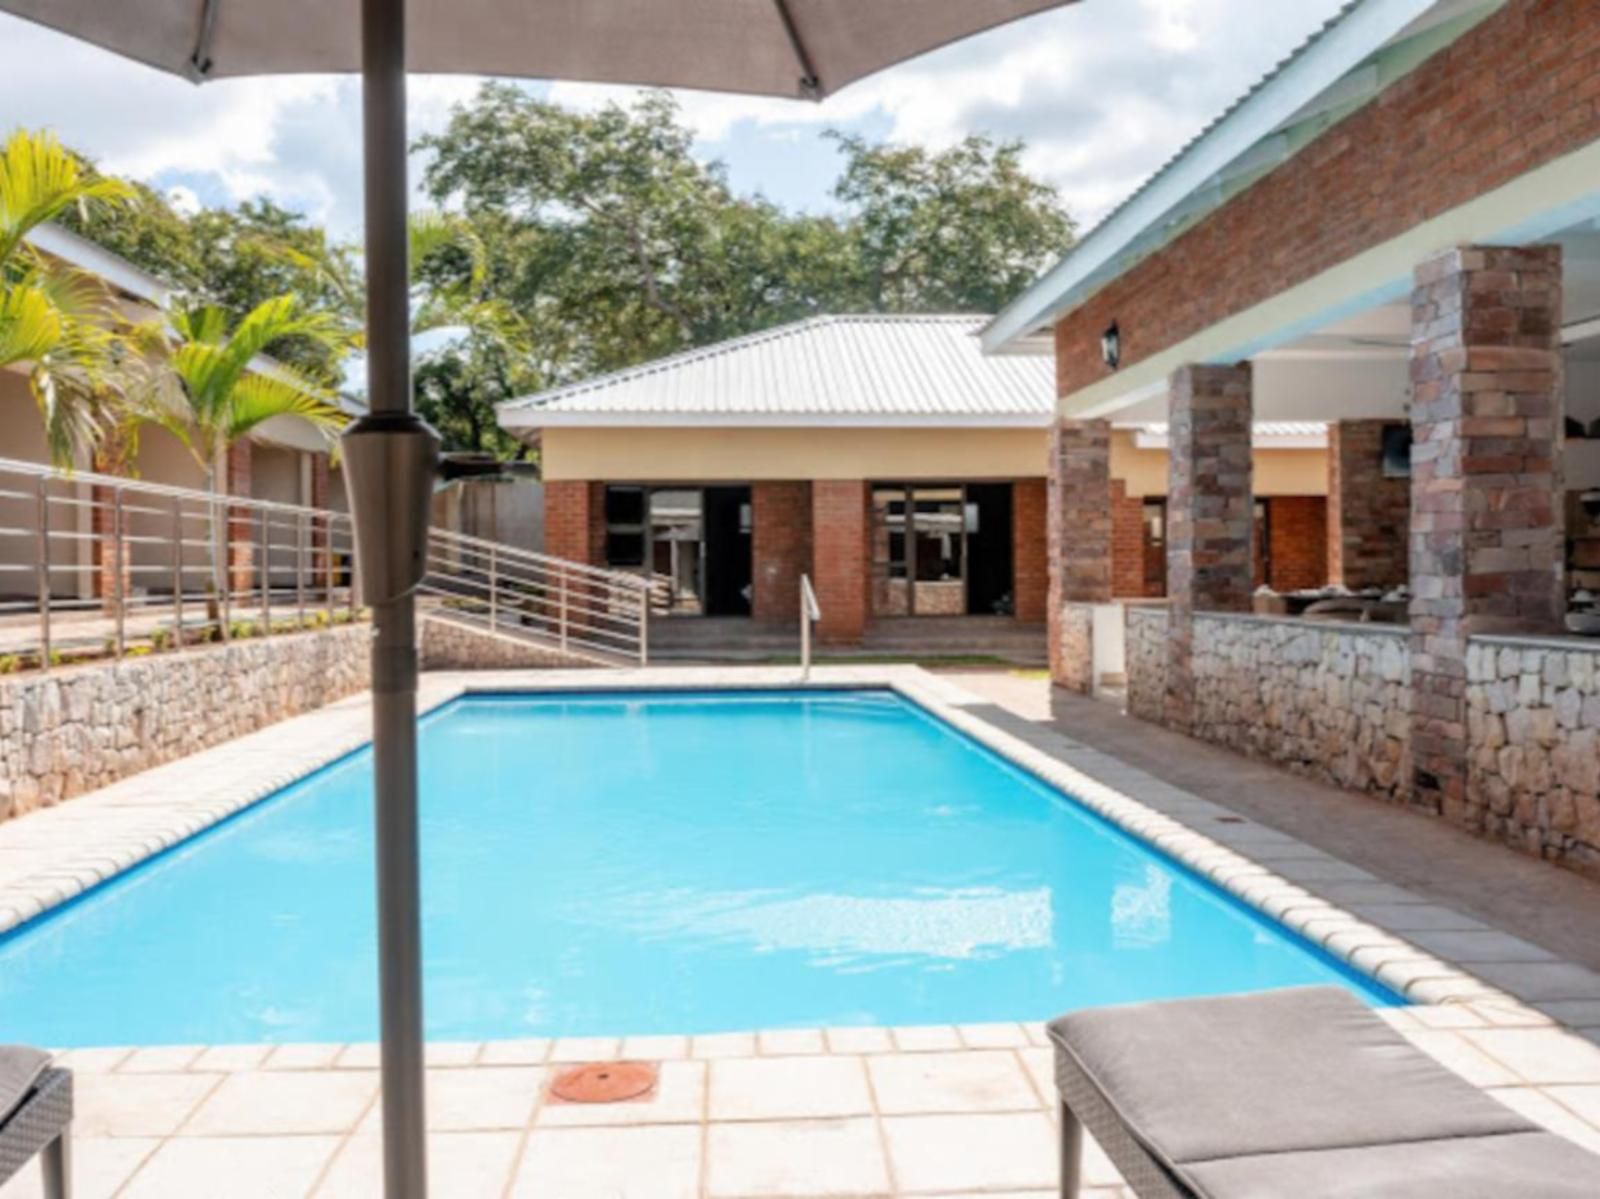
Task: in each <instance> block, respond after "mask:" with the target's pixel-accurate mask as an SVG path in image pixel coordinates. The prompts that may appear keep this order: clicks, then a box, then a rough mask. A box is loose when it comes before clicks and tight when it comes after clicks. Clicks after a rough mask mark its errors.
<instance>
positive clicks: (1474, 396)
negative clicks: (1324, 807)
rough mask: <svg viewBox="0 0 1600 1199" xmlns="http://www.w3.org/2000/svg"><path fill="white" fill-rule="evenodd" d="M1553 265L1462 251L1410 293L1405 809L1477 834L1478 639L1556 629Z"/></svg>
mask: <svg viewBox="0 0 1600 1199" xmlns="http://www.w3.org/2000/svg"><path fill="white" fill-rule="evenodd" d="M1560 317H1561V252H1560V249H1559V248H1557V247H1554V246H1535V247H1528V248H1499V247H1482V246H1470V247H1460V248H1457V249H1454V250H1450V251H1447V252H1445V253H1443V254H1440V255H1438V256H1436V257H1434V258H1432V259H1430V260H1429V261H1427V262H1425V263H1423V264H1422V265H1421V266H1419V267H1418V268H1417V271H1416V278H1415V287H1414V290H1413V291H1412V296H1411V321H1412V341H1411V344H1412V349H1411V382H1412V400H1411V427H1412V435H1413V445H1412V452H1411V471H1412V474H1411V587H1412V593H1413V595H1414V597H1415V598H1414V599H1413V600H1412V601H1411V704H1412V712H1411V762H1412V799H1413V801H1414V802H1416V803H1418V804H1421V805H1423V806H1425V807H1428V808H1430V809H1432V810H1434V811H1438V812H1442V813H1443V814H1444V815H1446V816H1448V817H1450V818H1451V819H1452V820H1455V821H1457V822H1460V823H1464V824H1466V825H1467V826H1468V827H1471V828H1482V827H1483V826H1484V823H1485V818H1484V812H1483V809H1482V807H1481V804H1479V803H1477V802H1475V801H1474V798H1473V797H1471V796H1469V795H1468V793H1467V787H1466V773H1467V752H1468V744H1467V727H1466V726H1467V720H1466V697H1465V692H1466V653H1467V639H1468V638H1469V637H1470V636H1471V635H1472V634H1474V633H1500V632H1528V633H1544V632H1552V631H1557V630H1559V629H1560V628H1561V615H1562V611H1563V607H1564V605H1563V602H1562V601H1563V595H1562V569H1563V560H1562V559H1563V548H1564V546H1563V528H1564V513H1563V510H1562V503H1561V490H1562V480H1561V448H1562V447H1561V437H1562V422H1563V420H1564V403H1563V396H1562V380H1561V367H1562V363H1561V343H1560V324H1561V322H1560Z"/></svg>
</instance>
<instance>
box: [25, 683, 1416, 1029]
mask: <svg viewBox="0 0 1600 1199" xmlns="http://www.w3.org/2000/svg"><path fill="white" fill-rule="evenodd" d="M421 747H422V821H423V830H422V833H423V837H422V841H423V847H424V849H423V886H424V899H425V909H426V910H425V928H424V939H425V941H424V948H425V954H426V974H427V1024H428V1035H429V1036H430V1037H435V1038H443V1039H466V1040H479V1039H489V1038H504V1037H521V1036H549V1035H586V1034H597V1033H621V1032H627V1033H658V1032H714V1031H719V1030H734V1029H750V1028H774V1027H782V1026H805V1027H816V1026H825V1025H851V1024H926V1023H952V1022H977V1021H989V1020H1018V1019H1043V1018H1045V1017H1049V1016H1053V1015H1055V1014H1057V1013H1059V1012H1062V1011H1064V1010H1066V1009H1069V1008H1074V1007H1080V1006H1086V1005H1092V1004H1102V1003H1113V1002H1117V1001H1123V1000H1133V999H1147V998H1156V997H1167V996H1182V995H1199V994H1210V993H1218V992H1227V991H1243V990H1253V989H1258V988H1265V987H1282V986H1291V985H1298V984H1303V983H1313V982H1329V981H1333V982H1339V983H1342V984H1343V985H1345V986H1347V987H1349V988H1351V989H1352V990H1355V991H1357V992H1358V993H1360V994H1362V995H1363V996H1364V997H1365V998H1366V999H1367V1000H1368V1001H1370V1002H1372V1003H1387V1002H1392V1001H1393V1000H1392V997H1391V996H1389V995H1387V994H1386V993H1385V992H1383V991H1382V990H1380V989H1378V988H1376V986H1375V985H1374V984H1370V983H1368V982H1367V981H1365V980H1363V979H1361V978H1359V977H1358V976H1356V975H1355V974H1353V973H1351V972H1348V971H1346V970H1344V969H1343V968H1341V967H1340V966H1339V965H1337V964H1336V963H1334V962H1333V961H1332V960H1331V959H1329V958H1327V957H1325V956H1323V955H1321V954H1320V953H1319V952H1317V951H1315V950H1314V949H1312V948H1311V947H1310V946H1309V945H1307V944H1306V943H1304V942H1301V941H1299V940H1297V939H1296V938H1295V937H1293V936H1292V935H1291V934H1290V933H1288V932H1287V931H1286V930H1285V929H1283V928H1281V927H1279V926H1278V925H1276V924H1274V923H1272V922H1270V921H1268V920H1266V919H1264V918H1262V917H1260V916H1258V915H1257V914H1255V913H1254V912H1252V911H1250V910H1249V909H1247V908H1245V907H1243V906H1242V905H1240V904H1238V903H1236V902H1234V901H1233V900H1231V899H1230V898H1228V897H1227V896H1225V895H1224V894H1223V893H1221V892H1220V891H1218V890H1216V889H1214V888H1213V887H1211V886H1210V885H1209V884H1206V883H1204V882H1202V881H1201V880H1200V879H1198V878H1197V877H1196V876H1194V875H1191V874H1190V873H1188V872H1187V871H1185V870H1184V869H1182V868H1180V867H1178V866H1176V865H1174V864H1173V863H1172V862H1171V861H1169V860H1167V859H1166V858H1164V857H1162V856H1160V855H1158V854H1156V853H1154V852H1152V851H1151V850H1150V849H1148V848H1147V847H1145V846H1144V845H1143V844H1142V843H1140V842H1138V841H1136V840H1134V839H1132V838H1130V837H1127V836H1126V835H1124V834H1122V833H1120V832H1118V831H1117V830H1115V829H1114V828H1112V827H1111V826H1109V825H1108V824H1106V823H1105V822H1104V821H1102V820H1100V819H1099V818H1098V817H1095V816H1094V815H1092V814H1090V813H1089V812H1087V811H1086V810H1085V809H1083V808H1081V807H1079V806H1078V805H1077V804H1075V803H1073V802H1072V801H1071V800H1069V799H1067V798H1066V797H1064V796H1063V795H1061V794H1060V793H1059V792H1058V791H1056V790H1054V789H1052V788H1050V787H1048V786H1046V785H1045V784H1043V783H1041V782H1040V781H1038V780H1037V779H1035V778H1033V777H1032V776H1031V775H1029V774H1027V773H1025V772H1023V771H1022V770H1020V769H1017V768H1016V767H1013V766H1011V765H1010V764H1009V763H1007V762H1006V761H1005V760H1004V759H1002V758H1000V757H999V756H997V755H995V754H993V753H991V752H990V751H988V750H987V749H985V748H983V747H982V746H980V745H978V744H977V743H976V742H974V741H972V740H971V739H970V738H967V737H966V736H964V735H962V734H960V733H958V732H956V731H955V730H954V729H952V728H950V727H948V726H947V725H945V724H944V723H942V722H941V721H938V720H936V719H934V718H933V717H931V716H929V715H928V714H926V713H925V712H923V711H922V710H921V709H919V708H917V707H915V706H914V705H912V704H910V703H908V702H906V701H904V700H902V699H900V698H899V697H897V696H895V695H893V694H890V693H888V692H883V691H864V692H847V691H841V692H810V693H782V692H778V693H770V692H769V693H755V694H733V693H726V694H722V693H718V694H706V693H696V694H663V693H657V694H641V693H614V694H591V695H580V696H569V697H560V698H553V697H549V696H485V697H469V698H465V699H462V700H459V701H457V702H455V703H454V704H452V705H450V706H448V707H447V708H445V709H443V710H441V711H439V712H438V713H436V714H434V715H433V716H431V717H429V718H427V719H426V720H425V721H424V722H423V726H422V731H421ZM370 782H371V772H370V760H369V757H368V755H367V754H366V753H365V752H362V753H360V754H357V755H354V756H352V757H350V758H348V759H346V760H344V761H342V762H340V763H337V764H335V765H333V766H331V767H329V768H327V769H325V770H323V771H321V772H319V773H317V774H315V775H313V776H311V777H310V778H308V779H306V780H304V781H302V782H300V783H298V784H296V785H294V786H292V787H290V788H288V789H286V790H284V791H283V792H281V793H279V794H278V795H276V796H274V797H273V798H271V799H269V800H267V801H265V802H263V803H261V804H260V805H258V806H257V807H255V808H253V809H251V810H249V811H248V812H246V813H244V814H242V815H240V816H238V817H236V818H234V819H232V820H230V821H228V822H226V823H225V824H223V825H221V826H219V827H217V828H215V829H213V830H211V831H210V832H208V833H206V834H204V835H202V836H200V837H198V838H196V839H194V840H193V841H190V842H188V843H186V844H185V845H183V846H181V847H179V848H177V849H176V850H174V851H172V852H169V853H167V854H164V855H162V856H161V857H159V858H157V859H155V860H153V861H151V862H149V863H147V864H146V865H144V866H142V867H140V868H139V869H137V870H134V871H132V872H130V873H128V874H126V875H123V876H122V877H120V878H118V879H116V880H114V881H112V882H111V883H110V884H108V885H106V886H104V887H101V888H99V889H98V890H96V891H94V892H91V893H90V894H88V895H87V896H85V897H84V898H82V899H81V900H79V901H77V902H75V903H73V904H71V905H69V906H68V907H66V908H64V909H61V910H58V911H57V912H56V913H54V914H53V915H49V916H47V917H46V918H44V919H42V920H40V921H37V922H35V923H34V924H32V925H30V926H27V927H25V928H23V929H21V930H18V931H16V932H14V933H12V934H11V935H9V936H8V937H6V938H4V939H3V940H0V1041H24V1042H32V1043H36V1044H45V1045H57V1046H80V1045H105V1044H119V1045H120V1044H164V1043H191V1042H192V1043H210V1044H219V1043H233V1042H257V1041H357V1040H372V1039H375V1037H376V1034H377V1027H376V994H375V982H374V978H375V970H376V967H375V950H374V946H373V927H374V914H373V898H372V892H373V882H372V863H371V858H372V845H371V831H370V829H371V823H370V813H369V790H368V789H369V786H370Z"/></svg>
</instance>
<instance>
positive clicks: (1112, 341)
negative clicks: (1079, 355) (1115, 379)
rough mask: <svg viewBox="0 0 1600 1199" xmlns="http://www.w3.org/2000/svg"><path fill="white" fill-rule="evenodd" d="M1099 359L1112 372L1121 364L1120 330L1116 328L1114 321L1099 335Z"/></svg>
mask: <svg viewBox="0 0 1600 1199" xmlns="http://www.w3.org/2000/svg"><path fill="white" fill-rule="evenodd" d="M1100 357H1101V358H1102V359H1104V360H1105V364H1106V366H1108V367H1109V368H1111V369H1112V370H1116V369H1117V367H1118V366H1120V365H1121V364H1122V330H1121V329H1119V328H1117V322H1116V321H1112V322H1111V327H1110V328H1109V329H1107V330H1106V331H1105V332H1104V333H1102V334H1101V335H1100Z"/></svg>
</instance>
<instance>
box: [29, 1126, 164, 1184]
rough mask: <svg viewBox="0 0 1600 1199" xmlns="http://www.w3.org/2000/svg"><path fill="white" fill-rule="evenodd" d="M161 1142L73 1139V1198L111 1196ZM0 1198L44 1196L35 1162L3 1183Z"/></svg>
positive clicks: (155, 1140)
mask: <svg viewBox="0 0 1600 1199" xmlns="http://www.w3.org/2000/svg"><path fill="white" fill-rule="evenodd" d="M159 1144H161V1141H160V1140H159V1139H157V1138H154V1137H94V1138H89V1137H77V1138H75V1139H74V1140H73V1142H72V1195H73V1199H110V1197H111V1196H112V1195H115V1194H116V1193H117V1190H118V1189H119V1188H120V1187H121V1186H122V1185H123V1184H124V1183H125V1182H127V1181H128V1178H129V1176H130V1175H132V1174H133V1172H134V1171H135V1170H136V1169H138V1168H139V1166H140V1164H141V1163H142V1162H143V1161H144V1160H145V1159H146V1158H147V1157H149V1156H150V1155H151V1154H152V1153H154V1152H155V1149H156V1146H157V1145H159ZM0 1199H44V1185H43V1174H42V1172H41V1170H40V1168H39V1165H38V1162H37V1161H34V1162H32V1163H30V1164H28V1165H26V1166H24V1167H23V1168H22V1170H21V1171H20V1172H18V1173H17V1174H14V1175H12V1177H11V1180H10V1181H9V1182H5V1183H0Z"/></svg>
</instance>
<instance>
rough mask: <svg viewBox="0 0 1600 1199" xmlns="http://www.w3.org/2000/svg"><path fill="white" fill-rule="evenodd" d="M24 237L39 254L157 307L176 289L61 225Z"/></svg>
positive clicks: (40, 227) (163, 305)
mask: <svg viewBox="0 0 1600 1199" xmlns="http://www.w3.org/2000/svg"><path fill="white" fill-rule="evenodd" d="M24 240H26V241H27V243H28V244H29V245H31V246H32V247H33V248H34V249H36V250H38V251H39V252H40V253H42V254H48V255H50V256H51V257H52V258H59V259H61V260H62V261H63V262H66V263H69V264H71V265H72V266H75V267H77V268H78V269H79V270H82V271H88V272H89V273H90V274H92V275H97V276H99V277H100V278H101V279H104V280H105V281H106V282H107V283H109V284H110V285H111V286H112V287H114V288H116V289H117V290H118V291H121V292H125V293H127V294H128V295H130V296H135V297H137V298H138V299H141V300H143V301H145V302H146V303H148V304H153V305H155V306H156V307H157V308H165V307H166V306H167V301H168V300H169V299H171V298H172V295H173V293H174V292H175V291H176V290H177V289H176V288H174V287H173V286H172V284H170V283H168V282H167V281H166V280H164V279H158V278H157V277H156V276H155V275H152V274H151V273H150V272H149V271H146V270H143V269H142V268H140V267H136V266H134V265H133V263H131V262H129V261H128V260H127V259H126V258H124V257H122V256H121V255H120V254H114V253H112V252H111V251H110V250H108V249H106V248H105V247H104V246H102V245H98V244H96V243H95V242H92V241H90V240H89V239H88V238H86V237H79V236H78V235H77V234H76V233H73V232H71V231H69V230H67V229H63V228H62V227H61V226H60V225H54V224H51V225H38V226H35V227H34V228H33V229H31V230H30V231H29V232H28V234H27V236H26V238H25V239H24Z"/></svg>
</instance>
